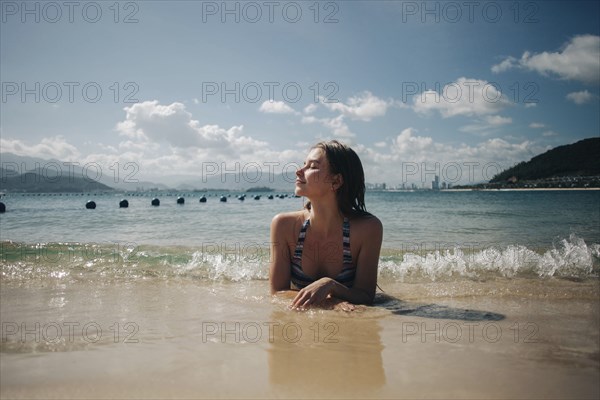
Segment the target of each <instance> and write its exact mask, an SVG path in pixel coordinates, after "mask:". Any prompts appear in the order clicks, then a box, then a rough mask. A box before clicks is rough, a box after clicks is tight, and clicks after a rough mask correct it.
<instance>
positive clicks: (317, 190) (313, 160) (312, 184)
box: [295, 148, 334, 199]
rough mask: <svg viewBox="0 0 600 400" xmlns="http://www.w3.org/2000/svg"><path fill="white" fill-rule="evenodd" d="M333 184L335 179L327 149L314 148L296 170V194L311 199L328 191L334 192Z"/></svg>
mask: <svg viewBox="0 0 600 400" xmlns="http://www.w3.org/2000/svg"><path fill="white" fill-rule="evenodd" d="M332 185H333V180H332V177H331V174H330V172H329V162H328V161H327V157H326V155H325V151H324V150H323V149H320V148H315V149H312V150H311V152H310V153H308V156H307V157H306V161H304V165H303V166H302V167H301V168H299V169H298V170H297V171H296V188H295V193H296V195H297V196H305V197H308V198H309V199H310V198H316V197H320V196H323V195H325V194H327V193H328V192H329V193H334V192H333V190H332Z"/></svg>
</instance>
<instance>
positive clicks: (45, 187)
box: [0, 169, 114, 193]
mask: <svg viewBox="0 0 600 400" xmlns="http://www.w3.org/2000/svg"><path fill="white" fill-rule="evenodd" d="M0 172H1V173H2V175H1V176H2V179H0V191H2V192H29V193H83V192H111V191H114V189H113V188H111V187H109V186H106V185H104V184H102V183H100V182H97V181H95V180H92V179H86V178H79V177H74V176H57V175H49V174H48V173H44V172H43V171H42V170H40V169H37V170H34V171H31V172H26V173H24V174H19V175H16V174H15V173H14V171H7V170H2V171H0Z"/></svg>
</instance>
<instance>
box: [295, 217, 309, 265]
mask: <svg viewBox="0 0 600 400" xmlns="http://www.w3.org/2000/svg"><path fill="white" fill-rule="evenodd" d="M309 225H310V219H306V220H305V221H304V223H303V224H302V229H300V234H299V235H298V241H297V242H296V250H295V251H294V258H298V259H300V260H302V250H304V239H305V238H306V229H307V228H308V226H309Z"/></svg>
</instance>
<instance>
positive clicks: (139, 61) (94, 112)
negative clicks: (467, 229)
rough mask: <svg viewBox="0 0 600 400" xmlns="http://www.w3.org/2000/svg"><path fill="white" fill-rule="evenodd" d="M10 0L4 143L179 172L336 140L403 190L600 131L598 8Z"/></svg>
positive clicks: (141, 173) (278, 157)
mask: <svg viewBox="0 0 600 400" xmlns="http://www.w3.org/2000/svg"><path fill="white" fill-rule="evenodd" d="M1 3H2V9H1V11H2V20H1V26H0V29H1V32H0V33H1V35H0V45H1V49H0V60H1V61H0V67H1V70H0V72H1V81H2V104H1V105H2V111H1V127H0V128H1V143H0V144H1V151H2V152H12V153H16V154H19V155H27V156H34V157H40V158H47V159H50V158H55V159H59V160H62V161H71V162H77V163H79V164H80V165H81V166H85V165H86V164H89V163H95V164H94V165H99V166H101V167H102V169H103V170H104V172H105V173H111V172H109V171H110V170H111V166H112V168H113V169H114V168H115V167H114V166H115V165H118V168H123V167H122V166H123V165H125V164H126V163H131V162H132V163H135V164H136V165H137V170H136V176H135V177H136V178H139V179H141V180H144V179H152V180H155V181H161V182H166V183H169V182H171V183H173V182H175V181H176V180H177V179H180V178H181V177H182V176H186V175H187V176H199V175H201V174H202V171H203V170H204V171H205V169H204V168H203V165H205V164H206V163H212V164H213V165H214V163H216V164H217V165H219V166H222V167H223V169H228V170H235V169H236V168H238V169H240V170H241V169H243V166H244V165H248V164H249V163H253V164H252V165H260V166H263V167H264V172H268V171H269V169H268V168H269V167H268V166H269V165H274V166H275V168H276V169H277V168H286V167H287V166H289V165H290V163H298V162H301V161H302V160H303V159H304V157H305V155H306V153H307V149H308V148H309V147H310V145H311V144H314V143H315V142H316V141H318V140H322V139H331V138H336V139H339V140H342V141H344V142H346V143H348V144H350V145H352V146H353V148H355V150H356V151H357V152H358V153H359V155H360V156H361V159H362V161H363V164H364V167H365V170H366V175H367V181H369V182H373V183H374V182H387V183H388V185H392V186H395V185H398V184H401V183H409V182H416V183H417V184H428V182H429V181H431V180H432V179H433V174H434V173H431V172H428V171H438V173H439V174H440V175H441V179H442V180H445V181H449V182H454V183H469V182H478V181H483V180H487V179H489V178H491V176H492V175H493V174H494V173H495V172H498V170H499V169H503V168H507V167H510V166H512V165H514V164H515V163H517V162H520V161H523V160H528V159H529V158H531V157H532V156H534V155H537V154H539V153H541V152H543V151H545V150H547V149H549V148H552V147H556V146H559V145H563V144H569V143H573V142H576V141H578V140H580V139H583V138H588V137H597V136H598V135H599V132H600V115H599V111H598V108H599V107H598V105H599V104H598V103H599V83H600V82H599V81H600V27H599V22H598V21H599V18H598V16H599V15H600V12H599V11H600V10H599V6H598V2H591V1H590V2H588V1H584V2H577V1H568V2H567V1H539V2H532V1H521V2H515V1H490V2H485V1H481V2H435V1H430V2H421V1H419V2H410V1H409V2H407V1H385V2H384V1H369V2H366V1H365V2H361V1H330V2H329V1H322V2H314V1H308V2H303V1H298V2H289V1H283V2H280V1H274V2H264V1H258V2H235V1H230V2H226V3H224V2H221V1H219V2H202V1H169V2H167V1H132V2H125V1H124V2H118V3H115V2H114V1H107V2H104V1H98V2H74V3H70V4H72V5H65V3H64V2H20V1H17V2H12V1H2V2H1ZM236 19H237V21H236ZM284 88H285V90H284ZM98 90H100V91H101V93H100V92H99V91H98ZM115 163H119V164H115Z"/></svg>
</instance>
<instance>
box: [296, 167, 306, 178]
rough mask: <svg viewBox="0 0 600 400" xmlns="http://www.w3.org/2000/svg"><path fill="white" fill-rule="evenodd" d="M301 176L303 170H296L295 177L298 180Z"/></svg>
mask: <svg viewBox="0 0 600 400" xmlns="http://www.w3.org/2000/svg"><path fill="white" fill-rule="evenodd" d="M302 174H304V169H303V168H298V169H297V170H296V176H297V177H298V178H301V177H302Z"/></svg>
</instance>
